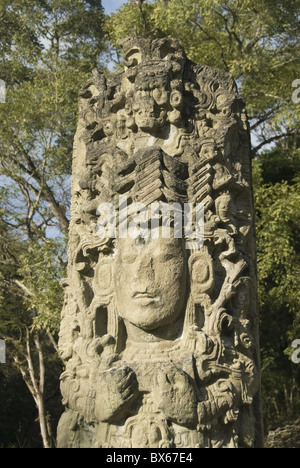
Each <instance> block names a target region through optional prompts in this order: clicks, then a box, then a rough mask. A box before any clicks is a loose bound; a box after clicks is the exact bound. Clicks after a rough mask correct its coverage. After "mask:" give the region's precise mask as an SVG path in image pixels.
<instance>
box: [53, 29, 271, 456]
mask: <svg viewBox="0 0 300 468" xmlns="http://www.w3.org/2000/svg"><path fill="white" fill-rule="evenodd" d="M123 49H124V64H125V71H124V72H122V73H120V74H119V75H116V76H107V75H103V74H101V73H100V72H99V71H98V70H94V72H93V77H92V78H91V79H90V81H89V82H88V83H87V84H86V85H85V86H84V88H83V89H82V90H81V101H80V116H79V123H78V129H77V133H76V137H75V144H74V159H73V178H72V208H71V210H72V219H71V227H70V241H69V267H68V278H67V279H66V280H65V281H64V284H63V285H64V287H65V292H66V295H65V297H66V299H65V305H64V309H63V313H62V321H61V332H60V351H61V355H62V357H63V359H64V360H65V363H66V370H65V372H64V373H63V375H62V376H61V390H62V395H63V403H64V405H65V407H66V411H65V413H64V414H63V416H62V418H61V421H60V424H59V428H58V446H59V447H68V448H78V447H79V448H83V447H95V448H98V447H99V448H101V447H103V448H121V447H123V448H140V447H142V448H143V447H151V448H168V447H170V448H171V447H177V448H181V447H182V448H193V447H196V448H197V447H259V446H261V444H262V430H261V412H260V394H259V386H260V381H259V375H260V370H259V343H258V326H257V325H258V315H257V299H256V266H255V242H254V237H255V236H254V228H253V202H252V189H251V175H250V174H251V168H250V156H249V154H250V142H249V129H248V123H247V116H246V111H245V105H244V102H243V100H242V99H241V98H240V97H239V96H238V94H237V89H236V85H235V83H234V81H233V80H232V78H231V77H230V76H229V75H228V74H226V73H224V72H222V71H220V70H217V69H214V68H211V67H208V66H199V65H195V64H194V63H192V62H190V61H189V60H187V58H186V56H185V53H184V51H183V49H182V47H181V46H180V45H179V44H178V42H177V41H175V40H172V39H161V40H155V41H152V42H151V41H150V40H146V39H141V38H132V39H128V40H126V41H124V43H123ZM120 196H121V197H123V198H121V200H125V199H126V204H127V207H126V206H122V202H121V203H120ZM108 203H109V204H110V205H109V206H110V207H112V209H113V208H115V211H114V213H115V214H116V217H115V224H116V227H117V230H116V235H115V236H114V235H112V233H111V226H114V223H113V222H112V223H109V222H108V221H107V213H106V214H105V212H104V211H105V207H107V205H105V204H108ZM136 203H143V204H144V206H145V205H146V206H147V207H150V206H153V204H154V203H161V204H162V205H161V206H164V207H166V206H169V205H170V204H176V205H173V206H176V207H177V210H178V211H179V212H180V213H181V214H180V216H181V217H183V211H184V210H183V207H184V206H185V204H187V203H189V204H190V205H189V206H191V207H192V211H193V212H194V214H195V213H196V212H197V207H198V206H204V217H205V227H204V243H203V245H200V244H199V243H198V242H197V240H198V239H197V237H196V238H195V237H194V236H193V235H192V234H191V235H190V234H189V233H188V234H187V232H188V231H183V229H181V226H180V223H179V227H178V217H177V218H176V215H175V214H173V215H172V216H171V217H170V226H169V228H170V234H171V236H170V238H163V236H162V235H161V234H162V227H161V226H160V223H158V226H156V229H153V231H151V233H152V234H153V233H155V235H152V236H149V237H148V238H147V237H145V236H144V235H142V233H141V231H140V233H139V234H138V235H136V238H132V237H130V236H127V238H126V236H123V235H122V232H123V231H120V229H119V228H120V226H123V225H124V220H125V221H126V222H127V221H128V222H129V221H130V220H134V219H135V218H134V214H135V215H136V214H137V213H130V209H131V208H132V207H133V206H134V204H136ZM135 206H136V205H135ZM128 213H129V216H128ZM126 214H127V217H126V216H125V215H126ZM113 216H114V215H113V214H112V217H113ZM180 216H179V217H180ZM161 219H162V218H161V217H160V218H159V220H160V221H161ZM122 223H123V224H122ZM178 229H179V231H178ZM180 230H181V231H180ZM178 232H181V233H183V235H182V236H178V235H177V236H176V233H177V234H178ZM120 233H121V234H120ZM156 234H157V235H156ZM187 245H188V247H189V248H188V249H187V248H186V247H187Z"/></svg>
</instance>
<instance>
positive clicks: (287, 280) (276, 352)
mask: <svg viewBox="0 0 300 468" xmlns="http://www.w3.org/2000/svg"><path fill="white" fill-rule="evenodd" d="M254 187H255V204H256V223H257V246H258V272H259V296H260V297H259V302H260V314H261V353H262V382H263V395H264V402H265V415H266V421H267V422H274V416H273V418H272V419H273V421H271V420H270V416H269V415H270V414H274V412H275V414H276V417H277V418H278V419H281V418H283V417H286V416H289V417H291V416H293V415H294V414H297V412H298V411H299V407H300V387H299V384H300V373H299V366H298V365H296V364H294V363H293V362H292V360H291V354H292V351H293V350H292V347H291V344H292V343H293V341H294V340H295V339H298V338H299V336H300V313H299V310H300V294H299V284H298V278H299V274H300V244H299V234H300V152H299V148H295V141H294V140H291V139H286V140H285V141H284V142H282V144H280V145H279V144H278V145H277V146H276V147H275V148H274V149H272V150H269V151H267V152H265V153H263V154H262V155H260V157H259V158H258V160H257V161H256V162H255V165H254Z"/></svg>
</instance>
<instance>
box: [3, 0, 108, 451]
mask: <svg viewBox="0 0 300 468" xmlns="http://www.w3.org/2000/svg"><path fill="white" fill-rule="evenodd" d="M0 19H1V22H0V43H1V48H0V79H2V80H4V81H5V83H6V101H5V103H4V104H0V119H1V123H2V124H1V128H0V198H1V209H0V214H1V217H0V255H1V263H0V279H1V284H0V294H1V302H0V338H2V339H5V340H6V343H7V348H8V353H9V354H10V355H11V356H13V358H14V363H15V366H17V368H18V370H19V372H21V374H22V376H23V379H24V381H25V383H26V385H27V387H28V388H29V390H30V392H31V395H32V397H33V398H34V401H35V403H36V406H37V408H38V413H39V423H40V428H41V434H42V439H43V445H44V447H51V446H53V439H52V436H51V430H50V426H49V423H48V415H47V409H46V400H47V398H48V397H49V394H48V396H47V385H48V384H47V378H46V375H47V371H49V366H48V362H49V360H52V362H55V366H56V369H57V368H58V367H57V366H58V364H57V361H56V360H55V355H56V351H57V333H58V327H59V319H60V310H61V307H62V300H63V298H62V289H61V287H60V285H59V282H60V281H61V279H62V278H63V277H64V276H65V267H66V243H67V234H68V225H69V211H70V208H69V205H70V175H71V163H72V145H73V138H74V134H75V129H76V121H77V113H78V92H79V90H80V87H81V86H82V84H83V83H84V82H85V81H86V80H87V79H88V78H89V77H90V74H91V71H92V69H93V68H95V67H99V68H101V67H102V68H103V67H104V62H103V60H104V59H103V53H104V52H105V43H104V33H103V21H104V13H103V8H102V4H101V1H99V0H30V1H29V0H3V1H2V2H1V5H0ZM58 377H59V370H58V373H57V375H56V377H55V382H56V384H58ZM48 393H49V392H48Z"/></svg>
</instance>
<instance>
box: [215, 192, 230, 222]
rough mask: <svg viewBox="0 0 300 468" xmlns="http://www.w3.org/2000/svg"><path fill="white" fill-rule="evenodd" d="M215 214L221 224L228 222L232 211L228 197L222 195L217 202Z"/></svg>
mask: <svg viewBox="0 0 300 468" xmlns="http://www.w3.org/2000/svg"><path fill="white" fill-rule="evenodd" d="M217 202H218V203H217V212H218V215H219V218H220V219H221V221H223V222H225V223H226V222H228V221H229V217H230V215H231V211H232V202H231V198H230V196H229V195H222V196H221V197H220V198H219V199H218V200H217Z"/></svg>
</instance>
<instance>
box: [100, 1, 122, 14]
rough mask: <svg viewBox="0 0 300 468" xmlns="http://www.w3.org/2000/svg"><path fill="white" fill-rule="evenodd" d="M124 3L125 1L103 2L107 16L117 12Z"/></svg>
mask: <svg viewBox="0 0 300 468" xmlns="http://www.w3.org/2000/svg"><path fill="white" fill-rule="evenodd" d="M124 3H125V0H102V6H103V7H104V9H105V13H107V14H110V13H113V12H114V11H117V10H118V9H119V8H120V7H121V6H122V5H123V4H124Z"/></svg>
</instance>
